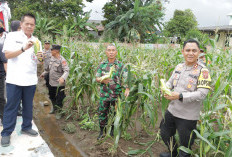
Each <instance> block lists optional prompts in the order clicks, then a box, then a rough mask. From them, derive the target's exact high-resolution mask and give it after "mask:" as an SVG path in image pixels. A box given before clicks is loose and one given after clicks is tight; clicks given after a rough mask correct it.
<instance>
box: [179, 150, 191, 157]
mask: <svg viewBox="0 0 232 157" xmlns="http://www.w3.org/2000/svg"><path fill="white" fill-rule="evenodd" d="M190 156H191V155H190V154H188V153H185V152H183V151H181V150H180V151H179V157H190Z"/></svg>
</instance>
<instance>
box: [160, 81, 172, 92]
mask: <svg viewBox="0 0 232 157" xmlns="http://www.w3.org/2000/svg"><path fill="white" fill-rule="evenodd" d="M160 82H161V87H160V88H161V90H162V91H163V92H164V93H165V94H168V95H172V92H171V90H170V89H169V88H168V87H167V86H166V83H165V80H164V79H160Z"/></svg>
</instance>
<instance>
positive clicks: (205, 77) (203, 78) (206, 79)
mask: <svg viewBox="0 0 232 157" xmlns="http://www.w3.org/2000/svg"><path fill="white" fill-rule="evenodd" d="M210 82H211V77H210V74H209V70H208V69H207V68H202V69H201V74H200V76H199V78H198V83H197V88H208V89H210V85H209V84H210Z"/></svg>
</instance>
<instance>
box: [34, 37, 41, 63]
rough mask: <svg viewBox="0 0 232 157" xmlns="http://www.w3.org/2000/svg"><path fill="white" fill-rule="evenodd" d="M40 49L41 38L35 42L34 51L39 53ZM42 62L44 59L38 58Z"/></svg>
mask: <svg viewBox="0 0 232 157" xmlns="http://www.w3.org/2000/svg"><path fill="white" fill-rule="evenodd" d="M38 51H40V44H39V40H38V39H36V41H35V42H34V53H35V54H37V52H38ZM38 60H39V61H40V62H42V61H43V59H42V58H39V59H38Z"/></svg>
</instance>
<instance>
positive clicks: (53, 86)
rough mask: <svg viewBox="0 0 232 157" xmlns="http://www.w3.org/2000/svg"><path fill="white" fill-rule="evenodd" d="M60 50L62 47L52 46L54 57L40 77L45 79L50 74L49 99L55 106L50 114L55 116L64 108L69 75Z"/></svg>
mask: <svg viewBox="0 0 232 157" xmlns="http://www.w3.org/2000/svg"><path fill="white" fill-rule="evenodd" d="M60 49H61V46H60V45H52V48H51V54H52V57H51V60H50V62H49V66H48V67H47V68H46V69H45V71H44V72H43V73H42V74H41V76H40V77H44V76H45V75H46V74H49V85H50V87H49V97H50V99H51V101H52V105H53V107H52V108H51V111H50V114H53V113H54V112H55V111H56V110H57V109H58V108H60V109H61V108H62V107H63V100H64V98H65V93H64V89H65V81H66V80H67V78H68V75H69V67H68V64H67V61H66V60H65V59H64V57H63V56H61V55H60Z"/></svg>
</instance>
